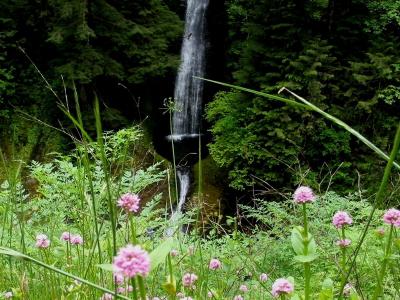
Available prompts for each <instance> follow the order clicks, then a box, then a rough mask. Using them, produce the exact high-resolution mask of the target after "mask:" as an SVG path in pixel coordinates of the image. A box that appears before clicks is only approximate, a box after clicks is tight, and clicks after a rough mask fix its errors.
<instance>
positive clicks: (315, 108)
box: [196, 77, 400, 170]
mask: <svg viewBox="0 0 400 300" xmlns="http://www.w3.org/2000/svg"><path fill="white" fill-rule="evenodd" d="M196 78H198V79H201V80H204V81H208V82H212V83H215V84H219V85H222V86H226V87H229V88H233V89H236V90H239V91H243V92H247V93H251V94H254V95H258V96H261V97H264V98H267V99H270V100H275V101H279V102H283V103H286V104H287V105H290V106H295V107H299V108H303V109H307V110H312V111H315V112H317V113H319V114H320V115H322V116H323V117H325V118H326V119H328V120H330V121H332V122H333V123H334V124H336V125H338V126H340V127H342V128H344V129H345V130H347V131H348V132H350V133H351V134H352V135H354V136H355V137H356V138H357V139H359V140H360V141H361V142H363V143H364V144H365V145H366V146H368V147H369V148H370V149H372V150H373V151H374V152H375V153H376V154H378V155H379V156H380V157H381V158H383V159H384V160H386V161H389V159H390V158H389V155H387V154H386V153H385V152H383V151H382V150H381V149H379V148H378V147H377V146H376V145H375V144H373V143H372V142H371V141H370V140H368V139H367V138H366V137H365V136H363V135H362V134H361V133H359V132H358V131H357V130H355V129H353V128H352V127H351V126H349V125H348V124H346V123H345V122H343V121H342V120H340V119H338V118H336V117H334V116H332V115H331V114H328V113H327V112H325V111H323V110H322V109H320V108H319V107H318V106H316V105H314V104H312V103H310V102H308V101H307V100H305V99H304V98H302V97H300V96H298V95H296V94H295V93H293V92H292V91H290V90H288V89H287V88H285V87H283V88H282V89H281V90H280V91H279V92H282V91H287V92H289V93H290V94H291V95H292V96H294V97H295V98H297V99H298V100H300V101H301V102H302V103H299V102H297V101H294V100H290V99H286V98H284V97H280V96H275V95H271V94H267V93H263V92H259V91H255V90H252V89H248V88H243V87H240V86H236V85H233V84H228V83H224V82H219V81H215V80H210V79H205V78H201V77H196ZM393 165H394V166H395V167H396V168H397V169H398V170H400V164H399V163H397V162H395V161H393Z"/></svg>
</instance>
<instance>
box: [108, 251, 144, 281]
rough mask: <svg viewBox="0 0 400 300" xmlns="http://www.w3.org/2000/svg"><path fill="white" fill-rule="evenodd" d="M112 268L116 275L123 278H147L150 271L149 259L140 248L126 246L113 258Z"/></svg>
mask: <svg viewBox="0 0 400 300" xmlns="http://www.w3.org/2000/svg"><path fill="white" fill-rule="evenodd" d="M113 267H114V270H115V272H116V273H121V274H122V275H123V276H125V277H129V278H132V277H135V276H136V275H141V276H147V275H148V274H149V271H150V257H149V254H148V253H147V252H146V251H145V250H143V249H142V248H141V247H140V246H132V245H127V246H126V247H125V248H121V249H120V250H119V251H118V255H117V256H116V257H114V263H113Z"/></svg>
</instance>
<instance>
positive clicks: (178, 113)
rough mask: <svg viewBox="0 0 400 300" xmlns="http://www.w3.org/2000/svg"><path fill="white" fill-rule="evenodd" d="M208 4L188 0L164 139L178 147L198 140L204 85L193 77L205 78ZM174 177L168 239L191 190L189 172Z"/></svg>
mask: <svg viewBox="0 0 400 300" xmlns="http://www.w3.org/2000/svg"><path fill="white" fill-rule="evenodd" d="M208 3H209V0H187V7H186V17H185V34H184V36H183V41H182V49H181V64H180V66H179V70H178V74H177V76H176V81H175V91H174V102H175V110H174V112H173V116H172V134H171V135H169V136H168V137H167V138H168V139H169V140H171V141H174V142H177V143H178V144H179V143H182V142H183V141H185V140H188V139H193V138H196V137H199V131H200V115H201V107H202V98H203V81H202V80H199V79H196V78H194V77H193V76H198V77H203V76H204V71H205V48H206V47H205V14H206V10H207V7H208ZM174 145H176V144H173V146H174ZM182 145H183V144H182ZM176 175H177V177H178V178H177V179H178V183H179V200H178V203H177V206H176V208H175V210H174V211H173V212H172V216H171V223H172V227H170V228H168V229H167V231H166V234H167V235H172V234H173V232H174V230H175V229H174V228H175V226H174V223H175V222H176V221H178V220H179V217H180V216H181V215H182V210H183V206H184V204H185V201H186V197H187V194H188V192H189V187H190V168H188V167H179V166H178V167H177V174H176ZM181 230H182V228H181Z"/></svg>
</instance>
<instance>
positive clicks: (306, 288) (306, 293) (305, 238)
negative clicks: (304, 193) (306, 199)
mask: <svg viewBox="0 0 400 300" xmlns="http://www.w3.org/2000/svg"><path fill="white" fill-rule="evenodd" d="M303 224H304V231H303V243H304V255H308V243H309V240H308V220H307V207H306V203H303ZM310 280H311V266H310V263H309V262H306V263H304V299H305V300H308V299H310Z"/></svg>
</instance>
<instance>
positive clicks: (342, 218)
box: [332, 211, 353, 228]
mask: <svg viewBox="0 0 400 300" xmlns="http://www.w3.org/2000/svg"><path fill="white" fill-rule="evenodd" d="M352 223H353V219H352V218H351V216H350V215H349V214H348V213H347V212H345V211H338V212H337V213H336V214H335V215H334V216H333V218H332V224H333V225H334V226H335V227H336V228H342V227H343V226H345V225H351V224H352Z"/></svg>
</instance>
